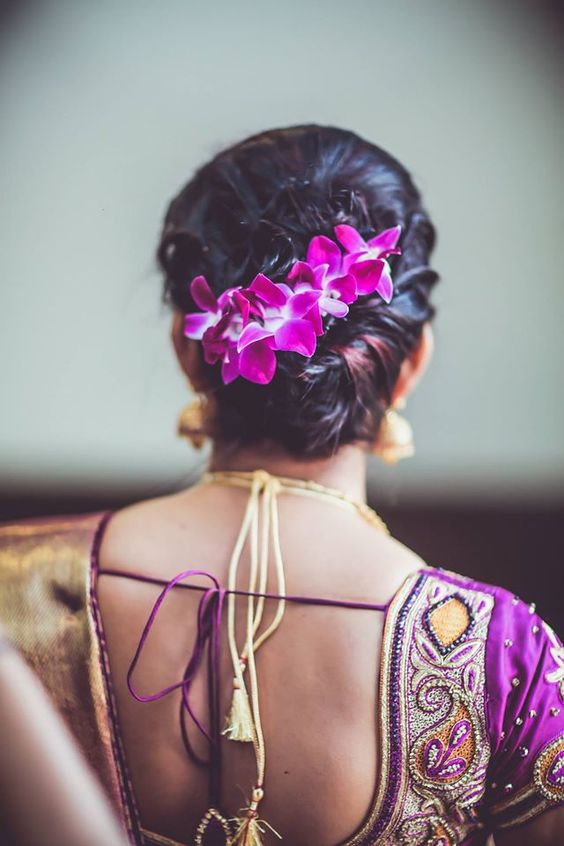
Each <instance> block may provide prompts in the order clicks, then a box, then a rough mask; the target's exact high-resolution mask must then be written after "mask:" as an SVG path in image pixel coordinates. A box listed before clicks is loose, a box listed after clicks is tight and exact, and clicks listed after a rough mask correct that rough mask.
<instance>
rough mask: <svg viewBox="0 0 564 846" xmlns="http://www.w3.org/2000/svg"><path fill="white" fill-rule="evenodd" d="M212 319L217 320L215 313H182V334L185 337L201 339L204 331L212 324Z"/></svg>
mask: <svg viewBox="0 0 564 846" xmlns="http://www.w3.org/2000/svg"><path fill="white" fill-rule="evenodd" d="M214 320H217V316H216V315H215V314H210V312H209V311H208V312H205V313H204V314H202V313H201V312H191V313H190V314H185V315H184V334H185V335H186V337H187V338H195V339H196V340H197V341H201V340H202V338H203V337H204V332H205V331H206V329H209V327H210V326H212V324H213V322H214Z"/></svg>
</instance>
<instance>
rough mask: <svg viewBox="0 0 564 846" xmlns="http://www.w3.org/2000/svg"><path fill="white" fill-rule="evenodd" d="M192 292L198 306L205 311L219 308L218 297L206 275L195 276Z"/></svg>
mask: <svg viewBox="0 0 564 846" xmlns="http://www.w3.org/2000/svg"><path fill="white" fill-rule="evenodd" d="M190 293H191V294H192V299H193V300H194V302H195V303H196V305H197V306H198V308H201V309H202V310H203V311H217V310H218V308H219V306H218V303H217V297H216V295H215V294H214V292H213V291H212V289H211V288H210V286H209V285H208V281H207V279H206V277H205V276H194V278H193V279H192V281H191V282H190Z"/></svg>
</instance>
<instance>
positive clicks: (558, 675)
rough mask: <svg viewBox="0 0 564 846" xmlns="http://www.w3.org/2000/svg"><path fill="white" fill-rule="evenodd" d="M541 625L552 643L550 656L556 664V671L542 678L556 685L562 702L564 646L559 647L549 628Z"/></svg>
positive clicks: (563, 693)
mask: <svg viewBox="0 0 564 846" xmlns="http://www.w3.org/2000/svg"><path fill="white" fill-rule="evenodd" d="M543 625H544V629H545V631H546V633H547V634H548V636H549V638H550V640H551V642H552V647H551V649H550V654H551V656H552V659H553V661H554V663H555V664H556V669H555V670H551V671H550V672H549V673H546V674H545V677H544V678H545V681H547V682H548V683H549V684H556V685H558V692H559V694H560V699H561V700H562V702H564V646H561V644H560V643H559V641H558V638H557V637H556V635H555V634H554V631H553V630H552V629H551V627H550V626H549V625H548V624H547V623H544V624H543Z"/></svg>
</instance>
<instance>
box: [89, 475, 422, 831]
mask: <svg viewBox="0 0 564 846" xmlns="http://www.w3.org/2000/svg"><path fill="white" fill-rule="evenodd" d="M245 500H246V492H245V491H242V490H241V491H239V490H234V489H226V488H222V487H219V486H216V485H210V486H204V487H200V488H196V489H194V490H189V491H185V492H183V493H181V494H177V495H174V496H170V497H165V498H161V499H157V500H151V501H146V502H143V503H140V504H138V505H135V506H132V507H130V508H127V509H124V510H123V511H121V512H118V513H117V514H116V515H114V516H113V518H112V519H111V521H110V523H109V525H108V527H107V529H106V532H105V535H104V538H103V542H102V546H101V550H100V567H101V570H104V569H112V568H116V569H121V570H127V571H131V572H137V573H144V574H148V575H152V576H156V577H158V578H159V579H164V580H168V579H170V578H171V577H172V576H173V575H175V574H176V573H178V572H180V571H182V570H185V569H189V568H198V569H203V570H206V571H209V572H212V573H213V574H214V575H215V576H216V577H217V578H218V580H219V581H220V583H222V584H224V585H225V584H226V583H227V567H228V561H229V557H230V554H231V550H232V546H233V544H234V541H235V538H236V536H237V533H238V530H239V527H240V523H241V518H242V513H243V508H244V504H245ZM280 516H281V541H282V547H283V553H284V561H285V569H286V577H287V587H288V593H291V594H299V595H304V596H318V597H327V598H337V599H348V600H360V601H363V602H371V603H375V604H376V603H381V604H383V603H386V602H388V601H389V599H390V597H391V596H393V594H394V593H395V592H396V591H397V590H398V588H399V587H400V585H401V583H402V582H403V581H404V580H405V578H406V577H407V576H408V575H409V574H410V573H412V572H414V571H415V570H417V569H419V568H420V567H422V566H424V563H423V562H422V561H421V559H420V558H418V557H417V556H416V555H415V554H414V553H413V552H411V551H410V550H408V549H407V548H406V547H404V546H402V545H401V544H399V543H398V542H396V541H395V540H393V539H391V538H390V537H388V536H386V535H384V534H383V533H381V532H378V530H376V529H375V528H374V527H372V526H370V525H369V524H367V523H365V522H364V521H363V520H362V519H361V518H360V517H359V516H358V515H357V514H354V513H349V512H347V511H344V510H342V509H340V508H339V507H337V506H335V505H333V504H331V503H324V502H318V501H311V502H310V501H308V502H307V503H304V502H303V500H302V499H301V498H299V497H296V496H292V495H291V494H289V495H284V496H282V497H281V499H280ZM246 565H247V562H246V560H245V559H244V560H243V571H242V574H241V584H242V585H245V584H246V581H245V575H246ZM196 581H197V580H196ZM196 581H194V580H193V581H192V583H196ZM274 588H275V586H274V585H270V586H269V589H270V590H274ZM98 593H99V600H100V605H101V613H102V618H103V623H104V628H105V632H106V637H107V641H108V650H109V655H110V663H111V672H112V678H113V684H114V687H115V691H116V697H117V703H118V711H119V719H120V729H121V734H122V737H123V741H124V746H125V754H126V759H127V762H128V765H129V769H130V774H131V778H132V782H133V787H134V792H135V795H136V798H137V802H138V805H139V808H140V815H141V819H142V823H143V825H144V827H145V828H147V829H149V830H152V831H155V832H158V833H160V834H163V835H166V836H168V837H171V838H173V839H176V840H178V841H180V842H188V841H189V840H190V837H191V835H192V834H193V832H194V829H195V827H196V825H197V823H198V821H199V820H200V818H201V816H202V814H203V813H204V811H205V810H206V808H207V807H208V805H209V801H208V781H207V773H206V770H205V769H202V768H200V767H198V766H196V765H195V764H194V763H192V762H191V761H190V759H189V758H188V756H187V754H186V752H185V750H184V746H183V744H182V740H181V735H180V730H179V702H180V699H179V695H178V694H171V695H170V696H168V697H167V698H165V699H163V700H160V701H157V702H153V703H150V704H143V703H139V702H136V701H135V700H134V699H133V698H132V696H131V694H130V693H129V691H128V689H127V686H126V673H127V669H128V666H129V663H130V661H131V658H132V655H133V653H134V650H135V647H136V644H137V642H138V640H139V637H140V634H141V631H142V628H143V625H144V623H145V621H146V619H147V617H148V615H149V612H150V609H151V606H152V604H153V602H154V600H155V598H156V595H157V593H158V588H156V587H155V586H152V585H147V584H143V583H140V582H137V581H132V580H129V579H123V578H116V577H110V576H102V577H101V578H100V581H99V586H98ZM198 599H199V596H198V595H197V593H196V592H193V591H185V590H182V591H180V590H179V591H173V593H172V595H170V594H169V597H168V598H167V600H166V604H165V606H164V607H163V609H162V610H161V612H160V614H159V618H158V620H157V622H156V624H155V627H154V629H153V631H152V632H151V636H150V638H149V641H148V643H147V647H146V650H145V652H144V654H143V658H142V660H141V661H140V664H139V666H138V669H137V671H136V675H135V681H136V686H137V689H138V690H139V691H140V692H142V693H144V694H147V693H152V692H154V691H156V690H158V689H161V688H163V687H165V686H166V685H167V684H170V683H171V682H174V681H177V680H179V679H180V678H181V677H182V673H183V671H184V668H185V665H186V661H187V657H188V656H189V654H190V651H191V649H192V644H193V642H194V638H195V623H196V608H197V602H198ZM238 601H239V600H238ZM240 601H242V602H244V601H245V600H244V599H242V600H240ZM268 602H269V603H270V605H267V613H273V610H274V609H273V604H274V603H273V601H270V600H269V601H268ZM383 619H384V614H383V613H382V612H378V611H370V610H351V609H348V608H335V607H326V606H313V605H302V604H298V605H295V604H291V603H289V604H288V607H287V610H286V613H285V616H284V619H283V622H282V626H281V628H280V630H279V631H278V632H277V633H276V634H275V635H274V636H273V637H272V638H271V639H270V640H269V641H268V642H267V643H266V644H265V645H264V647H262V648H261V650H259V652H258V654H257V668H258V674H259V680H260V696H261V714H262V720H263V725H264V732H265V739H266V755H267V764H266V781H265V799H264V801H263V803H262V805H261V814H262V816H263V817H264V818H265V819H266V820H268V821H269V822H270V823H271V824H272V825H273V826H274V828H276V829H277V830H278V831H280V833H281V834H282V835H283V836H284V839H285V840H286V842H288V843H292V844H294V846H300V844H304V845H305V844H308V846H314V844H319V846H333V844H335V843H338V842H340V841H341V840H343V839H345V838H347V837H348V836H350V835H351V834H352V833H353V832H354V831H355V830H356V829H357V828H358V827H359V825H360V824H361V823H362V821H363V820H364V818H365V816H366V814H367V812H368V810H369V808H370V806H371V802H372V799H373V794H374V788H375V783H376V778H377V768H378V755H377V737H376V731H377V719H376V718H377V687H378V667H379V656H380V643H381V636H382V628H383ZM239 634H240V635H241V636H242V632H240V633H239ZM231 677H232V670H231V666H230V662H229V656H228V650H227V648H226V640H225V637H224V638H223V639H222V665H221V682H222V684H221V713H222V714H223V713H227V711H228V708H229V700H230V696H231ZM193 703H194V705H195V709H196V711H197V713H198V714H201V715H205V714H206V713H207V688H206V680H205V675H204V673H202V674H201V675H200V676H199V677H198V678H197V679H196V681H195V684H194V687H193ZM191 738H194V743H195V746H196V749H197V751H199V752H200V753H201V754H202V755H204V756H205V754H206V752H207V749H206V747H205V745H202V743H201V741H200V740H199V739H198V738H197V737H196V733H194V732H192V733H191ZM254 767H255V763H254V758H253V755H252V751H251V749H250V748H249V747H248V746H247V744H241V743H234V742H232V741H228V740H224V742H223V779H222V808H223V809H224V811H225V812H226V813H229V814H233V815H234V814H235V813H236V812H237V810H238V808H240V807H241V806H244V805H245V803H246V801H247V800H248V793H249V790H250V786H251V785H252V784H253V780H254V778H255V769H254ZM267 842H268V840H267Z"/></svg>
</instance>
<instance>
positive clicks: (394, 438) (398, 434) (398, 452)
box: [372, 397, 415, 464]
mask: <svg viewBox="0 0 564 846" xmlns="http://www.w3.org/2000/svg"><path fill="white" fill-rule="evenodd" d="M404 408H405V399H404V398H403V397H401V398H400V399H398V400H396V401H395V403H394V404H393V405H391V406H390V407H389V408H387V409H386V411H385V412H384V417H383V419H382V423H381V425H380V429H379V431H378V435H377V437H376V440H375V443H374V446H373V448H372V452H373V453H374V455H377V456H378V457H379V458H381V459H382V461H383V462H384V463H385V464H396V462H398V461H399V460H400V459H402V458H411V456H412V455H415V447H414V444H413V429H412V428H411V425H410V423H409V422H408V421H407V420H406V419H405V417H402V416H401V414H398V411H397V409H400V410H401V409H404Z"/></svg>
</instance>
